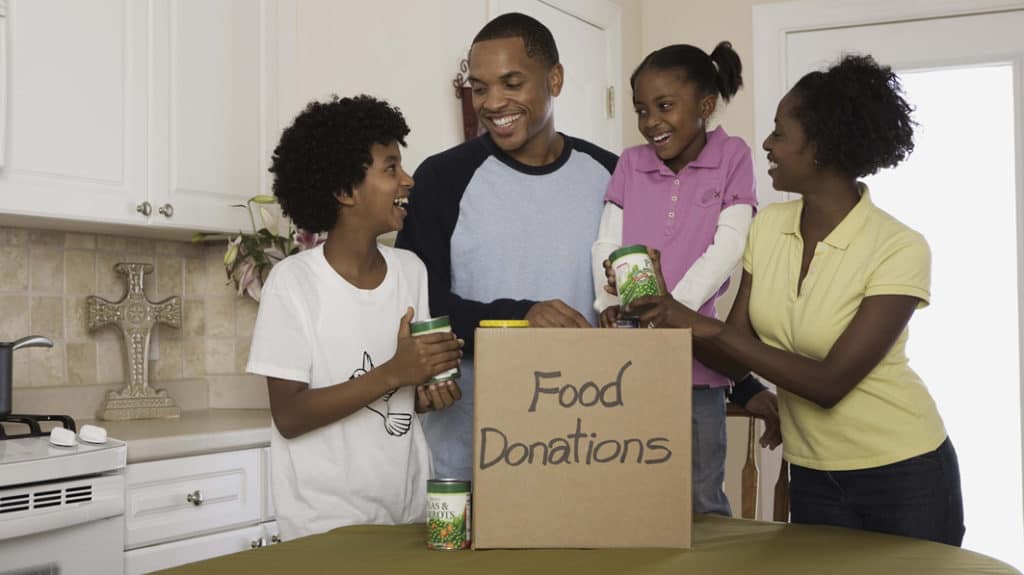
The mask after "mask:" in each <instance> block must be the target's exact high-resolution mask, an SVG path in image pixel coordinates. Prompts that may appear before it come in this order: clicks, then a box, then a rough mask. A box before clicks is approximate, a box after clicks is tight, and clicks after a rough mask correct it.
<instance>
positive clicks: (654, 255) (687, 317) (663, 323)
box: [625, 248, 719, 337]
mask: <svg viewBox="0 0 1024 575" xmlns="http://www.w3.org/2000/svg"><path fill="white" fill-rule="evenodd" d="M647 254H648V255H649V256H650V258H651V263H652V264H653V265H654V277H655V278H656V279H657V281H658V292H659V293H660V294H661V295H656V296H644V297H641V298H637V299H635V300H633V301H632V302H630V304H629V307H628V308H627V309H626V310H625V311H626V312H628V313H629V314H630V315H635V316H637V317H638V318H639V320H640V327H650V328H654V327H656V328H680V329H686V328H689V329H692V330H693V332H694V337H709V336H710V335H712V334H713V333H714V331H715V330H716V329H718V327H719V322H717V321H715V320H712V319H710V318H707V317H704V316H702V315H700V314H699V313H697V312H695V311H693V310H692V309H690V308H688V307H686V306H685V305H683V304H681V303H679V302H678V301H676V300H675V299H674V298H673V297H672V294H671V293H669V291H668V288H667V287H666V285H665V275H664V274H663V273H662V271H661V252H660V251H658V250H656V249H654V248H647Z"/></svg>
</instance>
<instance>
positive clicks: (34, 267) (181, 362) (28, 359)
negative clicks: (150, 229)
mask: <svg viewBox="0 0 1024 575" xmlns="http://www.w3.org/2000/svg"><path fill="white" fill-rule="evenodd" d="M223 256H224V244H223V243H222V242H218V243H215V244H211V245H201V244H192V243H189V242H180V241H165V240H153V239H147V238H135V237H122V236H108V235H97V234H81V233H72V232H63V231H54V230H41V229H25V228H12V227H0V341H11V340H14V339H17V338H20V337H23V336H26V335H30V334H34V335H43V336H46V337H48V338H50V339H51V340H53V348H51V349H46V348H30V349H25V350H20V351H18V352H15V354H14V388H15V392H14V402H15V403H14V410H15V411H21V412H26V411H29V410H30V409H31V410H34V411H38V410H40V409H48V410H55V409H60V407H57V405H56V404H60V405H65V404H69V403H73V405H70V406H69V407H68V409H72V408H73V409H75V410H77V413H71V415H73V416H76V417H82V416H83V414H84V416H85V417H91V415H92V413H94V412H95V411H96V409H98V408H99V404H100V402H101V401H102V397H103V394H104V393H106V391H107V390H109V389H118V388H120V387H121V386H122V385H123V384H124V381H125V359H124V351H123V346H122V343H121V336H120V334H119V333H118V332H117V330H116V328H114V327H112V326H108V327H104V328H101V329H99V330H97V331H95V332H92V333H90V332H89V331H88V328H87V327H86V319H85V298H86V297H87V296H89V295H98V296H101V297H104V298H106V299H109V300H118V299H120V298H121V297H122V295H123V294H124V290H125V282H124V279H123V278H122V276H120V275H119V274H117V273H116V272H115V271H114V264H116V263H118V262H146V263H151V264H153V273H151V274H147V275H146V277H145V281H144V286H145V291H146V295H147V297H148V298H149V299H150V300H151V301H160V300H163V299H165V298H168V297H171V296H175V295H176V296H180V297H181V299H182V316H183V317H182V327H181V328H180V329H174V328H171V327H168V326H163V325H161V326H158V327H157V328H156V329H155V330H154V338H155V341H154V345H153V346H152V347H151V352H150V359H151V361H150V366H149V377H150V385H151V386H153V387H166V388H167V389H168V391H169V393H170V394H171V396H172V397H175V399H176V400H178V402H179V404H180V405H181V406H182V408H183V409H189V408H192V409H200V408H206V407H266V386H265V384H264V383H263V380H262V378H257V377H253V376H248V375H245V373H244V368H245V362H246V361H247V360H248V352H249V342H250V340H251V338H252V330H253V325H254V323H255V321H256V310H257V304H256V302H254V301H252V300H251V299H249V298H248V297H239V296H238V295H237V294H236V293H235V292H234V290H233V288H232V287H231V286H230V285H229V284H228V283H227V278H226V277H225V274H224V266H223ZM176 391H177V392H178V393H179V394H181V395H183V396H187V397H182V398H178V397H176V395H175V392H176ZM93 396H95V401H94V403H95V405H81V404H82V403H83V402H85V403H89V402H92V398H93ZM71 398H74V401H73V402H71V401H69V400H70V399H71ZM19 400H20V401H21V402H23V403H27V404H28V405H22V404H20V403H19ZM51 401H52V402H54V404H55V405H54V407H50V402H51Z"/></svg>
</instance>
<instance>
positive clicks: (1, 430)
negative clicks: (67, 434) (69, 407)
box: [0, 414, 75, 440]
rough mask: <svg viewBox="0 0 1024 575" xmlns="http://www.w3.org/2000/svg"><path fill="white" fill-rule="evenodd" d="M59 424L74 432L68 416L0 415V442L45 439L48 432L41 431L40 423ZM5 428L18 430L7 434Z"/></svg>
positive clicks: (71, 421) (73, 424)
mask: <svg viewBox="0 0 1024 575" xmlns="http://www.w3.org/2000/svg"><path fill="white" fill-rule="evenodd" d="M46 422H56V423H60V424H61V427H63V428H64V429H69V430H71V431H75V420H74V419H71V416H70V415H28V414H11V415H0V440H4V439H19V438H22V437H47V436H49V435H50V430H49V429H46V430H43V426H42V425H40V423H46ZM5 427H11V428H19V429H18V430H17V431H16V432H13V431H12V432H8V431H7V429H5Z"/></svg>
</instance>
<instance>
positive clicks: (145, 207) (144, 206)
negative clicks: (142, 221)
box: [135, 202, 153, 216]
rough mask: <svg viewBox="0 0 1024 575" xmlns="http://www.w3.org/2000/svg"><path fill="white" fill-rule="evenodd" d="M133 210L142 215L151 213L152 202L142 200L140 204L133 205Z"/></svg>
mask: <svg viewBox="0 0 1024 575" xmlns="http://www.w3.org/2000/svg"><path fill="white" fill-rule="evenodd" d="M135 211H136V212H139V213H140V214H142V215H144V216H148V215H149V214H152V213H153V204H151V203H149V202H142V203H141V204H139V205H137V206H135Z"/></svg>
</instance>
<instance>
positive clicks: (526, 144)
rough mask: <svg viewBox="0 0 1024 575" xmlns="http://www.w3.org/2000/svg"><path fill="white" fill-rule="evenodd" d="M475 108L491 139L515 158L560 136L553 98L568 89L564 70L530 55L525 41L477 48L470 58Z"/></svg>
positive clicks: (505, 41) (508, 40) (503, 40)
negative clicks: (552, 136)
mask: <svg viewBox="0 0 1024 575" xmlns="http://www.w3.org/2000/svg"><path fill="white" fill-rule="evenodd" d="M469 83H470V87H471V88H472V91H473V109H474V110H476V113H477V117H478V118H479V119H480V123H481V125H483V126H484V128H485V129H486V130H487V131H488V132H489V133H490V135H491V138H493V139H494V142H495V143H496V144H497V145H498V147H499V148H501V149H502V150H504V151H505V152H506V153H507V154H509V155H510V156H512V157H513V158H516V159H519V157H520V156H522V155H524V154H526V153H528V150H529V149H530V148H531V144H535V142H540V141H543V139H544V138H543V137H541V138H538V137H537V136H538V135H540V136H543V135H544V134H546V133H548V132H551V133H553V132H554V121H553V119H552V105H553V104H552V99H553V98H554V97H555V96H557V95H558V94H559V92H561V90H562V65H561V64H556V65H554V66H552V67H550V68H549V67H547V66H546V65H545V64H544V63H543V62H542V61H541V59H540V58H539V57H536V56H535V57H533V58H530V57H529V56H527V55H526V46H525V45H524V44H523V39H522V38H518V37H516V38H499V39H495V40H485V41H483V42H478V43H476V44H473V47H472V48H471V49H470V53H469Z"/></svg>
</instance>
